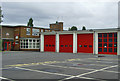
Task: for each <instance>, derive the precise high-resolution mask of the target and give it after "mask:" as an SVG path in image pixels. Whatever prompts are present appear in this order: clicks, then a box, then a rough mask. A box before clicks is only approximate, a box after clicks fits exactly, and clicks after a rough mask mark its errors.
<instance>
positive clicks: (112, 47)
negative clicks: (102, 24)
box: [98, 33, 117, 55]
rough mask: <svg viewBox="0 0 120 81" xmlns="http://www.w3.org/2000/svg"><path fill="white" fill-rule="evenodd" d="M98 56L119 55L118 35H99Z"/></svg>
mask: <svg viewBox="0 0 120 81" xmlns="http://www.w3.org/2000/svg"><path fill="white" fill-rule="evenodd" d="M98 54H112V55H117V33H99V34H98Z"/></svg>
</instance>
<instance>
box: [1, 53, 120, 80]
mask: <svg viewBox="0 0 120 81" xmlns="http://www.w3.org/2000/svg"><path fill="white" fill-rule="evenodd" d="M99 56H100V57H97V55H93V54H73V53H52V52H45V53H40V52H33V51H8V52H7V51H6V52H3V53H2V68H1V69H0V70H2V77H0V79H3V80H8V81H9V80H14V81H50V80H52V81H72V80H76V81H112V80H113V81H119V74H120V71H119V68H120V67H119V66H118V65H119V60H120V58H119V57H118V56H116V55H99Z"/></svg>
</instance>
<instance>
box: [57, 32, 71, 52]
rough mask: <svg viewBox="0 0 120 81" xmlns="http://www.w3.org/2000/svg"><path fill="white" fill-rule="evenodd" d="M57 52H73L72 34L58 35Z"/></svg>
mask: <svg viewBox="0 0 120 81" xmlns="http://www.w3.org/2000/svg"><path fill="white" fill-rule="evenodd" d="M59 52H68V53H73V35H72V34H64V35H60V36H59Z"/></svg>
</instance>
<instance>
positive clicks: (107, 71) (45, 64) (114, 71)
mask: <svg viewBox="0 0 120 81" xmlns="http://www.w3.org/2000/svg"><path fill="white" fill-rule="evenodd" d="M42 65H46V66H52V67H60V68H70V69H83V70H97V69H89V68H77V67H64V66H58V65H49V64H42ZM102 71H103V72H111V73H120V72H117V71H109V70H102Z"/></svg>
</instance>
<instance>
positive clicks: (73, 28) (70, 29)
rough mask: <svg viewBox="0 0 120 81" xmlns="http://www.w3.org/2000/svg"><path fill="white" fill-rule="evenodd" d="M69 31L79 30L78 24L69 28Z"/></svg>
mask: <svg viewBox="0 0 120 81" xmlns="http://www.w3.org/2000/svg"><path fill="white" fill-rule="evenodd" d="M68 30H69V31H77V27H76V26H72V27H71V28H69V29H68Z"/></svg>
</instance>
